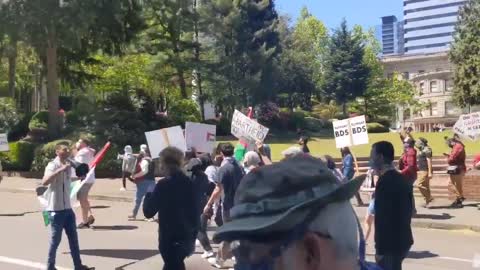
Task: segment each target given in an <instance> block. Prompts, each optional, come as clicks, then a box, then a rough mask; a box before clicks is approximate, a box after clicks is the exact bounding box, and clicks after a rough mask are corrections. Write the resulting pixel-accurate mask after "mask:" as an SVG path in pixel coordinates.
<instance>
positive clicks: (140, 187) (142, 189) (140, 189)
mask: <svg viewBox="0 0 480 270" xmlns="http://www.w3.org/2000/svg"><path fill="white" fill-rule="evenodd" d="M135 185H136V186H137V192H136V193H135V206H134V207H133V212H132V214H133V216H134V217H136V216H137V214H138V210H139V209H140V205H141V204H142V201H143V198H144V197H145V195H146V194H147V191H148V188H149V187H150V186H152V185H155V181H152V180H143V181H140V182H138V183H135Z"/></svg>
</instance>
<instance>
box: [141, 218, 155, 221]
mask: <svg viewBox="0 0 480 270" xmlns="http://www.w3.org/2000/svg"><path fill="white" fill-rule="evenodd" d="M143 220H144V221H146V222H154V221H155V219H153V218H145V219H143Z"/></svg>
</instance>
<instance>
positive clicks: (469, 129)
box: [453, 112, 480, 141]
mask: <svg viewBox="0 0 480 270" xmlns="http://www.w3.org/2000/svg"><path fill="white" fill-rule="evenodd" d="M453 130H454V132H455V133H457V134H459V135H460V136H463V137H467V138H469V139H471V140H473V141H475V140H477V139H478V138H479V137H480V112H475V113H471V114H465V115H462V116H460V118H459V120H458V121H457V123H455V126H454V127H453Z"/></svg>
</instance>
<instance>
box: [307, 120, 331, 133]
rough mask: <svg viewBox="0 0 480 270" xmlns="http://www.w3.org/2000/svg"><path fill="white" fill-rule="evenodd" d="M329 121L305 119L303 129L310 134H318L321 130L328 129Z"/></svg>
mask: <svg viewBox="0 0 480 270" xmlns="http://www.w3.org/2000/svg"><path fill="white" fill-rule="evenodd" d="M329 123H330V122H329V121H326V120H322V119H317V118H313V117H305V129H306V130H308V131H312V132H319V131H321V130H322V129H325V128H329V127H331V125H329Z"/></svg>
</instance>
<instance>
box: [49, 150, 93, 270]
mask: <svg viewBox="0 0 480 270" xmlns="http://www.w3.org/2000/svg"><path fill="white" fill-rule="evenodd" d="M55 153H56V156H57V157H56V158H55V159H54V160H53V161H51V162H49V163H48V165H47V167H46V168H45V174H44V176H43V178H42V185H43V186H47V187H48V189H47V191H46V194H47V201H48V205H47V208H46V211H47V212H48V216H49V219H50V226H51V230H52V231H51V237H50V247H49V250H48V261H47V270H55V269H56V268H55V263H56V256H57V249H58V246H59V245H60V242H61V240H62V233H63V230H65V233H66V235H67V238H68V244H69V246H70V254H71V256H72V259H73V264H74V267H75V268H74V269H75V270H92V269H95V268H94V267H88V266H85V265H83V264H82V260H81V258H80V247H79V243H78V234H77V227H76V221H75V213H74V212H73V210H72V206H71V204H70V185H71V174H72V170H71V166H70V163H69V162H68V161H67V159H68V157H69V156H70V153H69V149H68V147H67V146H66V145H62V144H58V145H57V146H55Z"/></svg>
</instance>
